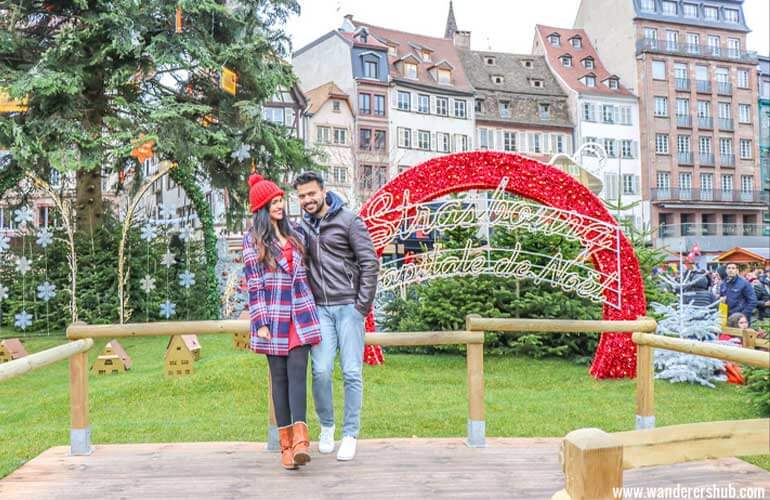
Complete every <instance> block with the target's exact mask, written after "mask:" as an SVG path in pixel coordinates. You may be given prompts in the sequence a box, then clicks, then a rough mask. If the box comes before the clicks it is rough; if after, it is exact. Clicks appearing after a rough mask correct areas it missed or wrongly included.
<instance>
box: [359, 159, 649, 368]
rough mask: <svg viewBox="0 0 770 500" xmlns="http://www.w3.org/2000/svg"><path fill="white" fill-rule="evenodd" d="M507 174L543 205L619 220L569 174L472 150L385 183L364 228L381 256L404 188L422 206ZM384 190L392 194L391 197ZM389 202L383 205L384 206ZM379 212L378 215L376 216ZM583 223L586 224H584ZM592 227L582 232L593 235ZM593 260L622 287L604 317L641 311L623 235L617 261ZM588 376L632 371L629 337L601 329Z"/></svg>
mask: <svg viewBox="0 0 770 500" xmlns="http://www.w3.org/2000/svg"><path fill="white" fill-rule="evenodd" d="M504 177H507V178H508V179H509V182H508V185H507V187H506V190H507V191H508V192H510V193H513V194H516V195H519V196H522V197H524V198H528V199H530V200H533V201H536V202H538V203H542V204H543V205H546V206H549V207H553V208H557V209H561V210H568V211H572V212H575V213H577V214H579V215H583V216H587V217H592V218H594V219H597V220H599V221H602V222H605V223H609V224H612V225H617V222H616V221H615V219H614V218H613V217H612V215H611V214H610V213H609V212H608V211H607V209H606V208H605V206H604V204H603V203H602V201H601V200H600V199H599V198H598V197H597V196H596V195H594V194H593V193H592V192H591V191H589V190H588V188H586V187H585V186H583V185H582V184H580V183H579V182H578V181H577V180H575V179H574V178H573V177H571V176H570V175H569V174H567V173H566V172H563V171H561V170H559V169H557V168H555V167H552V166H550V165H546V164H545V163H541V162H539V161H536V160H532V159H529V158H525V157H523V156H521V155H518V154H514V153H497V152H488V151H474V152H470V153H456V154H452V155H447V156H442V157H439V158H434V159H432V160H428V161H426V162H425V163H422V164H420V165H417V166H415V167H412V168H410V169H408V170H405V171H404V172H402V173H401V174H399V175H398V176H396V177H395V178H393V179H392V180H391V181H390V182H388V183H387V184H386V185H385V186H383V187H382V188H381V189H380V190H379V191H378V192H377V193H375V194H374V196H372V198H370V199H369V201H367V202H366V203H365V204H364V206H363V207H362V208H361V211H360V215H361V216H362V217H363V218H364V219H366V218H367V217H368V216H370V215H372V218H370V219H368V220H367V225H368V227H369V233H370V234H371V235H372V239H373V240H374V241H375V248H376V250H377V254H378V255H382V252H383V250H384V249H385V244H380V245H378V244H377V242H378V241H379V242H382V241H386V240H388V236H389V235H390V234H392V232H393V231H395V229H396V228H397V227H398V225H399V221H400V219H401V216H402V215H403V214H402V213H399V212H398V211H389V212H388V213H383V212H384V211H385V210H384V209H385V208H389V207H390V208H396V207H399V206H401V205H402V204H403V201H404V192H405V191H406V190H408V191H409V203H410V204H416V203H423V202H428V201H431V200H434V199H436V198H440V197H442V196H444V195H447V194H450V193H459V192H463V191H470V190H473V189H479V190H494V189H496V188H497V187H498V186H499V185H500V181H501V180H502V179H503V178H504ZM383 195H385V196H390V197H391V199H390V200H389V201H385V200H384V199H383V197H382V196H383ZM385 203H387V205H388V207H384V206H383V205H384V204H385ZM378 213H383V214H382V215H381V216H374V215H375V214H378ZM582 227H585V228H588V223H584V225H583V226H582ZM591 233H592V232H591V231H590V230H589V231H587V234H586V236H587V237H588V238H590V236H591ZM591 259H592V260H593V264H594V267H595V268H596V269H597V270H598V271H600V272H601V273H602V274H605V275H610V274H612V273H618V276H620V282H621V286H622V295H621V297H619V300H618V297H617V296H615V297H613V296H612V295H613V293H615V295H617V293H616V292H613V291H612V290H605V292H604V293H605V296H606V297H607V298H608V299H609V300H610V301H615V302H616V303H619V304H620V307H619V308H615V307H612V306H610V305H608V304H604V305H603V306H602V307H603V310H602V313H603V318H604V319H607V320H634V319H637V318H638V317H639V316H644V315H645V313H646V310H647V305H646V302H645V298H644V284H643V283H644V281H643V280H642V276H641V274H640V272H639V263H638V261H637V259H636V255H635V254H634V249H633V246H632V245H631V243H630V242H629V241H628V239H627V238H626V237H625V235H623V234H622V233H621V234H620V259H619V261H618V258H617V255H616V254H615V253H614V252H612V251H610V250H606V249H605V250H597V251H595V252H594V253H593V254H592V256H591ZM374 329H375V328H374V316H373V313H370V314H369V316H368V317H367V320H366V331H368V332H372V331H374ZM364 359H365V360H366V362H367V363H369V364H381V363H382V359H383V358H382V349H381V348H380V346H367V347H366V351H365V354H364ZM590 373H591V375H593V376H594V377H596V378H600V379H603V378H621V377H631V378H633V377H635V376H636V345H635V344H634V343H633V342H632V341H631V335H630V332H624V333H605V334H602V337H601V340H600V341H599V346H598V347H597V349H596V353H595V356H594V360H593V363H592V364H591V368H590Z"/></svg>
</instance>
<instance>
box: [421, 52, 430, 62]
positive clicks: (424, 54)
mask: <svg viewBox="0 0 770 500" xmlns="http://www.w3.org/2000/svg"><path fill="white" fill-rule="evenodd" d="M420 55H421V56H422V60H423V62H430V52H428V51H427V50H423V51H422V52H421V53H420Z"/></svg>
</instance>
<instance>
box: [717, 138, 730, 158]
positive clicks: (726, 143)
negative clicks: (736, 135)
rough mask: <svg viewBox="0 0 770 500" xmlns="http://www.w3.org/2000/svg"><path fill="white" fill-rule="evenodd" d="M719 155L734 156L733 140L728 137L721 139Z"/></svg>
mask: <svg viewBox="0 0 770 500" xmlns="http://www.w3.org/2000/svg"><path fill="white" fill-rule="evenodd" d="M719 154H721V155H726V156H727V155H731V154H733V140H732V139H730V138H727V137H721V138H720V139H719Z"/></svg>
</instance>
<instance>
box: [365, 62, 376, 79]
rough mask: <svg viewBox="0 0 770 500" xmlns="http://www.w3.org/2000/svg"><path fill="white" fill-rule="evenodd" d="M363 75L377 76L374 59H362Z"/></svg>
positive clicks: (366, 76) (368, 76) (367, 76)
mask: <svg viewBox="0 0 770 500" xmlns="http://www.w3.org/2000/svg"><path fill="white" fill-rule="evenodd" d="M364 77H365V78H377V63H376V62H374V61H364Z"/></svg>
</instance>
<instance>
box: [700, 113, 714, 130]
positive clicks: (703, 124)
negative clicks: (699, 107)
mask: <svg viewBox="0 0 770 500" xmlns="http://www.w3.org/2000/svg"><path fill="white" fill-rule="evenodd" d="M698 128H701V129H707V128H708V129H713V128H714V119H713V118H711V117H710V116H699V117H698Z"/></svg>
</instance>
